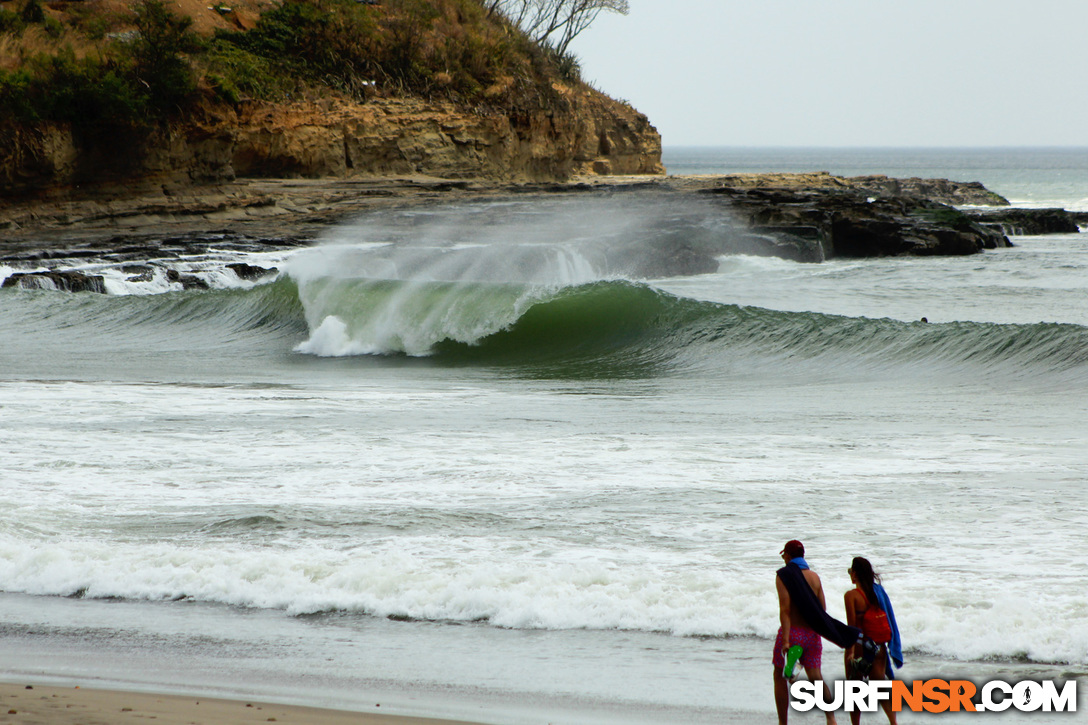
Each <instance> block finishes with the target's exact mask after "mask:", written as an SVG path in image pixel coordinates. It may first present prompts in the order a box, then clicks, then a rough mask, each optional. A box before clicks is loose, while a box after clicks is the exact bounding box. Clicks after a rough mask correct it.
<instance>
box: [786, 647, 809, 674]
mask: <svg viewBox="0 0 1088 725" xmlns="http://www.w3.org/2000/svg"><path fill="white" fill-rule="evenodd" d="M804 651H805V650H804V649H803V648H802V647H801V645H799V644H795V645H793V646H792V647H790V648H789V649H788V650H786V666H785V667H783V668H782V676H783V677H785V678H786V679H787V680H788V679H790V678H791V677H793V669H794V668H795V667H796V666H797V660H799V659H801V655H802V654H804Z"/></svg>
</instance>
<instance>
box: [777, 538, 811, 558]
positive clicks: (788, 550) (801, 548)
mask: <svg viewBox="0 0 1088 725" xmlns="http://www.w3.org/2000/svg"><path fill="white" fill-rule="evenodd" d="M778 553H779V554H786V555H787V556H789V558H791V559H796V558H797V557H799V556H801V557H803V556H804V555H805V545H804V544H802V543H801V542H800V541H798V540H797V539H790V540H789V541H787V542H786V545H785V546H783V547H782V551H780V552H778Z"/></svg>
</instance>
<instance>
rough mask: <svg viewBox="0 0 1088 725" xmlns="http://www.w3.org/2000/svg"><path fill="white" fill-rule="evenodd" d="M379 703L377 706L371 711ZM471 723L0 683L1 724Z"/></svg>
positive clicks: (372, 724) (199, 698) (178, 696)
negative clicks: (149, 721)
mask: <svg viewBox="0 0 1088 725" xmlns="http://www.w3.org/2000/svg"><path fill="white" fill-rule="evenodd" d="M378 708H380V703H375V709H378ZM147 720H154V721H155V722H156V723H160V724H161V725H213V724H218V723H222V724H227V723H229V724H230V725H249V724H250V723H253V724H254V725H255V724H256V723H269V722H275V723H280V724H281V725H292V724H293V725H341V724H346V723H354V724H355V725H470V724H469V723H466V722H465V721H461V720H434V719H428V718H417V717H403V716H397V715H384V714H378V713H361V712H348V711H343V710H324V709H319V708H312V707H300V706H294V705H277V704H269V703H262V702H256V701H252V700H223V699H214V698H206V697H190V696H183V695H163V694H157V693H144V692H124V691H118V690H90V689H84V688H82V687H48V686H41V685H21V684H0V723H18V724H19V725H97V724H99V723H101V724H102V725H122V724H123V723H128V722H133V723H136V722H145V721H147Z"/></svg>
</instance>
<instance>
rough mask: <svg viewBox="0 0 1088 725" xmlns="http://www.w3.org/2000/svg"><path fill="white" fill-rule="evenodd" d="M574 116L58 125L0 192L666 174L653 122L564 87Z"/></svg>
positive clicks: (340, 111) (266, 106) (21, 141)
mask: <svg viewBox="0 0 1088 725" xmlns="http://www.w3.org/2000/svg"><path fill="white" fill-rule="evenodd" d="M555 90H556V91H557V92H559V93H560V94H561V95H562V96H563V98H564V100H565V101H566V102H567V103H566V104H565V105H566V106H567V110H563V111H558V110H555V111H551V110H539V111H531V112H512V113H501V112H491V113H483V112H481V113H476V112H473V111H469V110H465V109H462V108H458V107H457V106H454V105H453V104H450V103H443V102H428V101H424V100H421V99H415V98H398V99H376V100H372V101H369V102H366V103H353V102H348V101H343V100H331V99H324V100H321V101H317V102H313V103H296V104H290V105H284V104H271V103H259V102H250V103H246V104H242V105H240V106H238V107H236V108H234V109H232V110H229V111H222V110H219V111H216V112H213V113H208V114H205V116H204V117H203V118H202V119H200V120H199V121H189V122H186V123H184V124H175V125H172V126H169V127H166V128H163V129H159V130H156V131H153V132H150V133H148V134H146V135H144V136H142V137H134V138H131V139H117V138H85V137H78V136H77V135H76V134H75V133H73V131H72V130H71V129H70V128H68V127H66V126H64V125H57V124H44V125H41V126H38V127H36V128H34V129H30V130H24V131H21V132H19V133H18V134H17V135H16V137H15V139H14V143H11V144H6V145H4V146H3V147H0V193H3V192H33V191H41V190H50V189H52V190H64V189H68V188H71V187H75V186H84V185H88V184H99V183H107V184H109V183H133V182H143V183H145V184H157V183H172V184H181V185H186V184H189V183H206V182H215V181H224V180H230V179H234V178H236V177H348V176H406V175H416V174H420V175H427V176H436V177H443V178H483V179H494V180H510V181H559V180H566V179H569V178H571V177H573V176H578V175H583V174H596V175H610V174H661V173H664V167H663V166H662V165H661V137H660V135H659V134H658V133H657V131H656V129H654V127H653V126H652V125H650V123H649V121H648V120H647V118H646V117H645V116H643V115H642V114H640V113H638V112H637V111H635V110H634V109H632V108H630V107H628V106H626V105H624V104H621V103H618V102H616V101H613V100H612V99H610V98H608V97H606V96H604V95H602V94H600V93H597V92H596V91H593V90H592V89H588V88H578V89H570V88H566V87H561V86H556V87H555Z"/></svg>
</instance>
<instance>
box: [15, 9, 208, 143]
mask: <svg viewBox="0 0 1088 725" xmlns="http://www.w3.org/2000/svg"><path fill="white" fill-rule="evenodd" d="M24 16H26V14H24ZM29 17H34V16H33V15H30V16H29ZM30 22H33V21H30ZM135 24H136V31H135V33H134V35H133V37H132V38H131V39H130V40H129V41H128V42H122V41H118V42H114V43H112V44H110V45H108V46H106V47H104V48H102V49H101V50H100V51H99V52H97V53H88V54H84V55H82V56H77V54H76V52H75V50H74V49H73V47H72V45H71V44H66V45H62V46H61V47H60V48H59V49H58V50H57V51H55V52H53V53H47V52H38V53H34V54H32V55H30V56H29V57H27V58H26V59H25V61H24V62H23V63H22V64H21V66H20V67H18V68H16V69H15V70H10V71H3V70H0V121H7V122H12V121H14V122H22V123H34V122H39V121H60V122H69V123H72V124H74V125H76V126H80V127H102V126H111V127H112V126H135V125H141V124H143V123H146V122H147V121H148V120H155V119H159V118H164V117H166V116H169V115H170V114H172V113H175V112H176V111H178V110H180V109H181V108H182V107H183V106H184V105H185V104H186V102H187V100H188V99H189V98H190V97H191V96H192V94H193V91H194V90H195V88H196V85H195V79H194V77H193V74H192V71H191V68H190V66H189V62H188V60H187V59H186V58H185V56H184V55H183V54H184V53H185V52H186V51H189V50H192V49H193V48H194V47H195V45H194V37H193V36H192V33H191V32H190V30H189V24H190V21H188V19H181V18H177V17H176V16H174V15H172V14H171V13H169V12H168V11H167V10H166V8H165V6H164V5H163V3H162V2H161V0H141V2H140V3H139V4H138V5H137V8H136V20H135ZM21 31H22V29H18V30H16V31H15V32H21Z"/></svg>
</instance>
